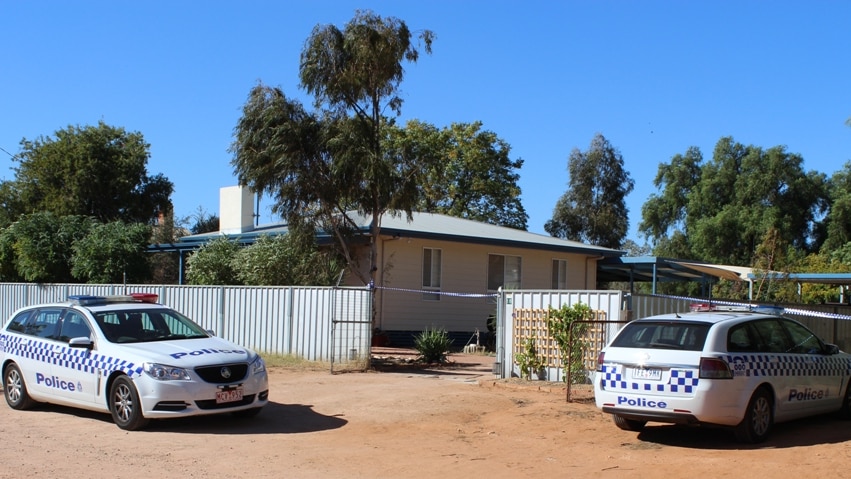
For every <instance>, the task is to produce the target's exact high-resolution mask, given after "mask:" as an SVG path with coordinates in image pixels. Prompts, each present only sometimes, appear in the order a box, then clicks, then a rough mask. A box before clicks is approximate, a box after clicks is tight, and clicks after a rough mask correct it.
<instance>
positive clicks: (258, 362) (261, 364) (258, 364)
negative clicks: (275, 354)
mask: <svg viewBox="0 0 851 479" xmlns="http://www.w3.org/2000/svg"><path fill="white" fill-rule="evenodd" d="M264 371H266V362H265V361H263V358H261V357H260V355H259V354H258V355H257V357H255V358H254V361H252V362H251V374H259V373H262V372H264Z"/></svg>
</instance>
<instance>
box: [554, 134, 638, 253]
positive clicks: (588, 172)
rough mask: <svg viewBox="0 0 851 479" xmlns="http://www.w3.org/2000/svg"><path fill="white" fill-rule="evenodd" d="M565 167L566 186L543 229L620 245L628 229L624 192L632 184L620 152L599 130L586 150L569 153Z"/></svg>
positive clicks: (562, 234)
mask: <svg viewBox="0 0 851 479" xmlns="http://www.w3.org/2000/svg"><path fill="white" fill-rule="evenodd" d="M567 170H568V174H569V183H568V190H567V192H565V193H564V195H562V197H561V198H559V200H558V201H557V202H556V205H555V208H554V210H553V217H552V219H550V220H549V221H547V223H546V224H545V225H544V229H545V230H546V231H547V233H549V234H550V235H551V236H555V237H557V238H567V239H570V240H574V241H582V242H587V243H590V244H594V245H597V246H604V247H608V248H620V245H621V243H622V242H623V240H624V238H625V237H626V234H627V230H628V229H629V219H628V216H629V215H628V214H629V209H628V208H627V206H626V196H627V195H629V193H630V192H632V189H633V188H634V185H635V182H634V181H633V180H632V178H630V177H629V173H628V172H627V171H626V170H624V161H623V157H622V156H621V154H620V152H619V151H618V150H617V149H615V148H614V147H613V146H612V145H611V143H609V141H608V140H607V139H606V138H605V137H604V136H603V135H601V134H599V133H598V134H596V135H595V136H594V138H593V139H592V140H591V145H590V147H589V149H588V151H587V152H582V151H580V150H579V149H574V150H573V151H572V152H571V153H570V157H569V158H568V161H567Z"/></svg>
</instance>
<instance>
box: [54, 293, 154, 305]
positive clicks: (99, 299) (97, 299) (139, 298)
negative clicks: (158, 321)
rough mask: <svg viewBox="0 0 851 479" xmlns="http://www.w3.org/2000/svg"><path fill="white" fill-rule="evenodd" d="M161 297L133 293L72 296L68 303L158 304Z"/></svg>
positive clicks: (69, 297)
mask: <svg viewBox="0 0 851 479" xmlns="http://www.w3.org/2000/svg"><path fill="white" fill-rule="evenodd" d="M158 297H159V296H158V295H156V294H153V293H131V294H129V295H113V296H94V295H89V294H72V295H69V296H68V301H71V302H72V303H74V304H76V305H79V306H91V305H95V304H109V303H156V302H157V298H158Z"/></svg>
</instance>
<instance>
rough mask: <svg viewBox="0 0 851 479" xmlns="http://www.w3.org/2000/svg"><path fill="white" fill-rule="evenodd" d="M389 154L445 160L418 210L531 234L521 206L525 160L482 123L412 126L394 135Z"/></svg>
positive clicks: (426, 182) (428, 179)
mask: <svg viewBox="0 0 851 479" xmlns="http://www.w3.org/2000/svg"><path fill="white" fill-rule="evenodd" d="M391 131H392V132H394V133H395V134H392V135H391V136H390V140H389V141H388V146H387V147H386V148H387V150H388V151H394V152H396V151H398V152H397V153H394V154H396V155H398V156H400V157H412V158H427V157H432V158H440V159H441V160H440V161H434V162H429V163H428V166H429V168H428V169H426V170H425V174H424V175H423V180H422V184H421V187H422V188H423V197H422V198H421V200H420V203H419V206H418V209H419V210H421V211H430V212H435V213H440V214H445V215H449V216H455V217H458V218H467V219H470V220H474V221H480V222H483V223H490V224H494V225H498V226H507V227H509V228H515V229H520V230H525V229H526V221H527V219H528V215H527V214H526V210H525V209H524V208H523V205H522V204H521V202H520V187H519V186H518V184H517V183H518V181H519V179H520V175H519V174H518V173H516V170H519V169H520V168H521V167H522V166H523V160H520V159H518V160H511V159H510V158H509V153H510V151H511V147H510V146H509V145H508V143H506V142H505V141H504V140H502V139H500V138H499V137H497V135H496V134H495V133H493V132H491V131H482V123H481V122H474V123H453V124H452V125H451V126H450V127H449V128H443V129H441V130H438V129H437V128H435V127H434V126H431V125H428V124H425V123H421V122H417V121H410V122H408V123H407V125H406V126H405V128H404V129H398V130H397V129H393V130H391Z"/></svg>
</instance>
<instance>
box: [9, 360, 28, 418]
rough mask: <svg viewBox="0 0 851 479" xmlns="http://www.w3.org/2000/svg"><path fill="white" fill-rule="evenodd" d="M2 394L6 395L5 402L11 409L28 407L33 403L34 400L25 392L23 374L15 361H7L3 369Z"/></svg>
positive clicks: (25, 385) (25, 386)
mask: <svg viewBox="0 0 851 479" xmlns="http://www.w3.org/2000/svg"><path fill="white" fill-rule="evenodd" d="M3 395H4V396H5V397H6V403H7V404H8V405H9V407H10V408H12V409H18V410H22V409H29V408H31V407H33V405H34V404H35V401H33V399H32V398H31V397H30V395H29V393H28V392H27V384H26V383H25V382H24V375H23V374H21V369H20V368H19V367H18V365H17V364H15V363H9V365H8V366H6V369H4V370H3Z"/></svg>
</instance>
